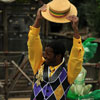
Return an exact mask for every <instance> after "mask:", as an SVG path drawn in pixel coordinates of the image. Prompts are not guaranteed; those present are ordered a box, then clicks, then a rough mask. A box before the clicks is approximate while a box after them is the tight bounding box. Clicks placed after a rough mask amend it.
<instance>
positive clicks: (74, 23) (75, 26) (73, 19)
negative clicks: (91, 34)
mask: <svg viewBox="0 0 100 100" xmlns="http://www.w3.org/2000/svg"><path fill="white" fill-rule="evenodd" d="M67 19H68V20H70V21H71V23H72V28H73V30H74V37H75V38H77V39H78V38H79V37H80V36H79V32H78V22H79V18H78V17H77V16H75V15H72V16H68V17H67Z"/></svg>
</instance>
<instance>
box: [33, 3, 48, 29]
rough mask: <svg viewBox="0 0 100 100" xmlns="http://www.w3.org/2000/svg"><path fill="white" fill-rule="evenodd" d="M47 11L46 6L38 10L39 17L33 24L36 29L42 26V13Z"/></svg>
mask: <svg viewBox="0 0 100 100" xmlns="http://www.w3.org/2000/svg"><path fill="white" fill-rule="evenodd" d="M46 10H47V7H46V4H44V5H43V6H42V7H41V8H39V9H38V11H37V16H36V19H35V22H34V24H33V26H34V27H36V28H38V27H40V26H41V19H42V18H43V17H42V15H41V11H46Z"/></svg>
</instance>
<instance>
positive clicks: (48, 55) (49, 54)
mask: <svg viewBox="0 0 100 100" xmlns="http://www.w3.org/2000/svg"><path fill="white" fill-rule="evenodd" d="M44 58H45V60H46V64H48V65H49V66H55V65H56V56H55V54H54V52H53V49H52V48H50V47H46V48H45V52H44Z"/></svg>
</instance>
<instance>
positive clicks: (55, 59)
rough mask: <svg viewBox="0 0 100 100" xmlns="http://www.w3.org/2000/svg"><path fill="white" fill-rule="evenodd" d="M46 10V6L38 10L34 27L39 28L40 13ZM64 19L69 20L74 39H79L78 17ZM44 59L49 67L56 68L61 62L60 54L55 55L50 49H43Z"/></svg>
mask: <svg viewBox="0 0 100 100" xmlns="http://www.w3.org/2000/svg"><path fill="white" fill-rule="evenodd" d="M46 9H47V8H46V4H44V5H43V6H42V7H41V8H39V9H38V12H37V17H36V20H35V22H34V24H33V26H34V27H36V28H39V27H40V26H41V21H42V19H43V17H42V15H41V11H43V12H45V11H46ZM66 19H68V20H70V22H71V23H72V28H73V30H74V34H73V36H74V38H76V39H79V38H80V35H79V32H78V21H79V19H78V17H76V16H74V15H72V16H68V17H67V18H66ZM44 58H45V60H46V63H47V64H48V65H49V66H56V65H58V64H60V63H61V62H62V57H61V54H58V55H55V54H54V52H53V48H50V47H46V48H45V53H44Z"/></svg>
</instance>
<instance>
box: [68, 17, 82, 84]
mask: <svg viewBox="0 0 100 100" xmlns="http://www.w3.org/2000/svg"><path fill="white" fill-rule="evenodd" d="M67 19H69V20H70V21H71V23H72V28H73V30H74V35H73V47H72V49H71V53H70V57H69V60H68V81H69V83H70V84H72V83H73V82H74V80H75V79H76V77H77V75H78V74H79V73H80V71H81V69H82V63H83V55H84V49H83V46H82V41H81V36H80V34H79V32H78V20H79V19H78V17H76V16H69V17H68V18H67Z"/></svg>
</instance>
